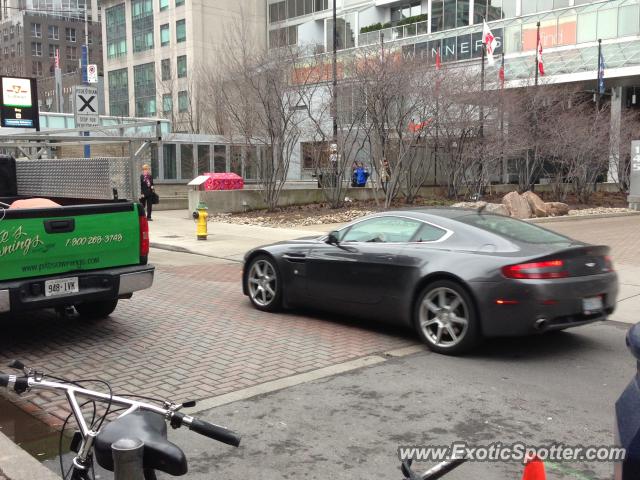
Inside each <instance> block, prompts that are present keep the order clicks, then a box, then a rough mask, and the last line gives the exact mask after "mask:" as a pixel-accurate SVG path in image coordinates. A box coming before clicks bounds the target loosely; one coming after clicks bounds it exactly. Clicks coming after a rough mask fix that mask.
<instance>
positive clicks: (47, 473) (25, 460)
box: [0, 432, 61, 480]
mask: <svg viewBox="0 0 640 480" xmlns="http://www.w3.org/2000/svg"><path fill="white" fill-rule="evenodd" d="M3 476H4V477H7V479H8V480H33V479H34V478H37V479H38V480H60V478H61V477H59V476H58V475H56V474H55V473H53V472H52V471H51V470H49V469H48V468H47V467H45V466H43V465H42V464H41V463H40V462H39V461H38V460H36V459H35V458H33V457H32V456H31V455H29V454H28V453H27V452H25V451H24V450H23V449H21V448H20V447H19V446H18V445H16V444H15V443H13V442H12V441H11V440H10V439H9V438H8V437H7V436H6V435H4V434H3V433H1V432H0V478H4V477H3Z"/></svg>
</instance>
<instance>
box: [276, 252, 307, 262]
mask: <svg viewBox="0 0 640 480" xmlns="http://www.w3.org/2000/svg"><path fill="white" fill-rule="evenodd" d="M282 258H284V259H285V260H289V261H290V262H294V263H304V262H305V261H306V260H307V254H306V253H292V252H289V253H285V254H283V255H282Z"/></svg>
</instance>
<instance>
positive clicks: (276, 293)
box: [244, 255, 282, 312]
mask: <svg viewBox="0 0 640 480" xmlns="http://www.w3.org/2000/svg"><path fill="white" fill-rule="evenodd" d="M244 281H245V282H246V290H247V292H249V299H251V303H252V304H253V305H254V307H256V308H257V309H259V310H263V311H265V312H274V311H277V310H279V309H280V308H281V306H282V282H281V280H280V274H279V272H278V266H277V265H276V262H275V260H274V259H273V258H272V257H269V256H267V255H258V256H257V257H254V258H253V259H251V261H250V262H249V265H248V266H247V274H246V276H245V279H244Z"/></svg>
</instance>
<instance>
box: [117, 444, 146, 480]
mask: <svg viewBox="0 0 640 480" xmlns="http://www.w3.org/2000/svg"><path fill="white" fill-rule="evenodd" d="M143 453H144V443H143V442H142V441H141V440H138V439H137V438H136V439H131V438H121V439H120V440H118V441H117V442H115V443H113V444H112V445H111V454H112V455H113V478H114V480H144V467H143Z"/></svg>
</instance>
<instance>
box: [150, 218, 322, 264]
mask: <svg viewBox="0 0 640 480" xmlns="http://www.w3.org/2000/svg"><path fill="white" fill-rule="evenodd" d="M153 217H154V221H153V222H151V223H150V224H149V230H150V238H151V247H153V248H161V249H164V250H173V251H177V252H185V253H193V254H197V255H206V256H208V257H214V258H220V259H225V260H232V261H242V258H243V256H244V254H245V253H246V252H247V251H248V250H250V249H252V248H255V247H257V246H260V245H265V244H269V243H274V242H280V241H283V240H291V239H292V238H300V237H308V236H316V235H321V234H323V233H326V232H325V231H324V229H323V228H320V229H314V230H307V229H293V228H271V227H257V226H253V225H236V224H232V223H217V222H209V224H208V227H209V238H208V240H206V241H202V240H198V239H197V238H196V222H195V221H194V220H192V219H189V218H187V215H186V211H185V210H170V211H164V212H157V213H154V215H153Z"/></svg>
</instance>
